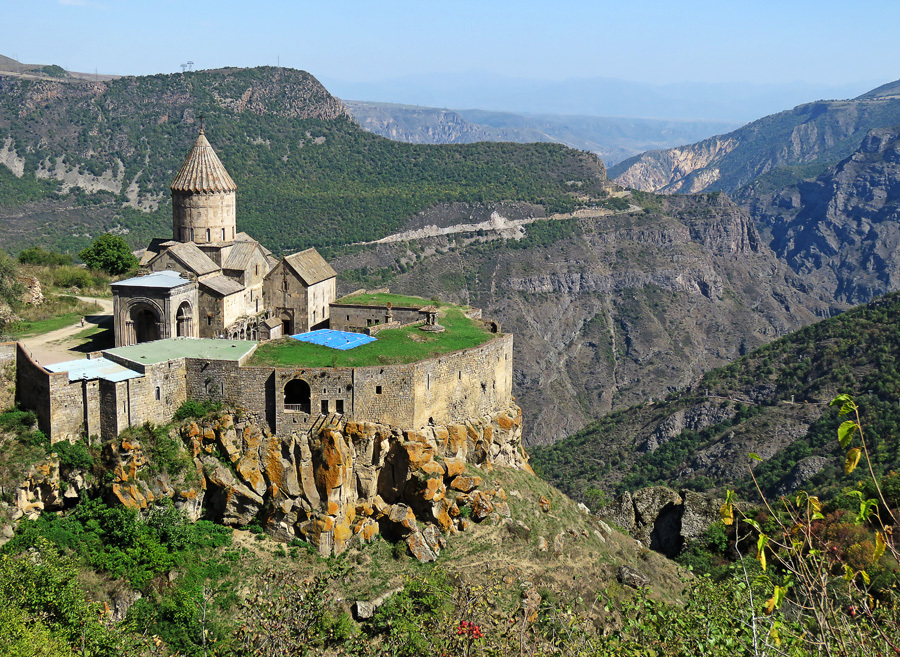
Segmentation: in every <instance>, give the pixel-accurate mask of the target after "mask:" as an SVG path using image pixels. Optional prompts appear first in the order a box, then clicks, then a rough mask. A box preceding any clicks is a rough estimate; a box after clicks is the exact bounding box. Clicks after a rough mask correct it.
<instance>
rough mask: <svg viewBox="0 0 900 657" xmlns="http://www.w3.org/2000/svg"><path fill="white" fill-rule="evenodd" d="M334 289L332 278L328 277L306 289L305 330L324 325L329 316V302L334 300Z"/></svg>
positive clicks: (334, 281) (334, 284) (334, 283)
mask: <svg viewBox="0 0 900 657" xmlns="http://www.w3.org/2000/svg"><path fill="white" fill-rule="evenodd" d="M336 289H337V288H336V280H335V279H334V278H328V279H325V280H324V281H319V282H318V283H315V284H314V285H310V286H309V289H308V290H307V291H306V303H307V306H306V326H307V329H306V330H312V329H316V328H322V327H323V326H326V324H325V322H327V321H328V318H329V317H330V316H331V312H330V308H329V304H330V303H331V301H333V300H334V297H335V293H336ZM327 326H330V324H329V325H327Z"/></svg>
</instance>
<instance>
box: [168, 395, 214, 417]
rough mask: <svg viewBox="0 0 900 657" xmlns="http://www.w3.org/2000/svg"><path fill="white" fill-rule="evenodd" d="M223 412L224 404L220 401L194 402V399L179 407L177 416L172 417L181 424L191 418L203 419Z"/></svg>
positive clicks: (176, 412)
mask: <svg viewBox="0 0 900 657" xmlns="http://www.w3.org/2000/svg"><path fill="white" fill-rule="evenodd" d="M221 410H222V402H220V401H213V400H206V401H194V400H193V399H188V400H187V401H185V402H184V403H183V404H182V405H181V406H179V407H178V410H177V411H175V415H173V416H172V419H173V420H175V421H176V422H181V421H182V420H187V419H190V418H203V417H206V416H207V415H209V414H210V413H217V412H219V411H221Z"/></svg>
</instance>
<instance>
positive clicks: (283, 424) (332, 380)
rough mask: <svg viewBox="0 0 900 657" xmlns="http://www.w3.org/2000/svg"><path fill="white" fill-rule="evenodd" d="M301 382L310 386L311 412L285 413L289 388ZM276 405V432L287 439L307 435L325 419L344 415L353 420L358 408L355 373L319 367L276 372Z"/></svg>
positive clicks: (274, 375)
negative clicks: (291, 383) (325, 417)
mask: <svg viewBox="0 0 900 657" xmlns="http://www.w3.org/2000/svg"><path fill="white" fill-rule="evenodd" d="M293 380H301V381H304V382H306V383H307V384H308V385H309V390H310V396H309V397H310V398H309V405H310V412H309V413H304V412H302V411H297V410H287V409H285V387H286V386H287V385H288V383H289V382H290V381H293ZM272 381H273V391H274V402H275V413H276V423H275V427H274V429H275V431H276V433H278V434H284V435H287V434H289V433H290V432H292V431H306V430H308V429H309V428H310V427H311V426H312V425H313V424H315V422H316V420H318V419H319V418H320V417H321V416H322V415H327V414H330V413H340V414H342V415H345V416H352V414H353V408H354V394H355V384H354V370H353V368H350V367H318V368H297V369H280V368H279V369H276V370H274V372H273V378H272ZM341 408H342V409H343V410H340V409H341Z"/></svg>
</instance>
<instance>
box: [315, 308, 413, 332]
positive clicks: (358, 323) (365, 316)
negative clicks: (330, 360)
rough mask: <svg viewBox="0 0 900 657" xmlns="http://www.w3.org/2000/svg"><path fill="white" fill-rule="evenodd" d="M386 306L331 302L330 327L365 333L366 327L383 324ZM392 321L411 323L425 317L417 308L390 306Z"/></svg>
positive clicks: (386, 312)
mask: <svg viewBox="0 0 900 657" xmlns="http://www.w3.org/2000/svg"><path fill="white" fill-rule="evenodd" d="M387 314H388V308H387V306H365V305H361V304H349V303H332V304H331V323H330V325H329V326H330V328H333V329H335V330H338V331H353V332H355V333H365V330H366V327H369V326H376V325H380V324H385V323H386V322H387V321H388V320H387ZM391 316H392V317H393V321H395V322H399V323H400V324H412V323H413V322H418V321H419V320H423V319H425V316H424V315H422V314H421V313H420V312H419V309H418V308H410V307H405V306H404V307H397V308H391Z"/></svg>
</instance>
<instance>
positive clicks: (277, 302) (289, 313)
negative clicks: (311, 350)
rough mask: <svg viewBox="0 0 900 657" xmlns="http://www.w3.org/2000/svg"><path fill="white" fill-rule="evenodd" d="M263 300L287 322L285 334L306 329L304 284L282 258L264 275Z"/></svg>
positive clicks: (276, 315)
mask: <svg viewBox="0 0 900 657" xmlns="http://www.w3.org/2000/svg"><path fill="white" fill-rule="evenodd" d="M263 302H264V304H265V306H266V308H269V309H271V310H272V312H273V313H274V316H275V317H277V318H278V319H280V320H283V321H287V322H289V324H290V326H289V328H288V330H286V331H285V335H288V334H289V333H290V334H296V333H302V332H303V331H306V330H308V328H309V324H308V322H307V321H306V317H307V308H308V305H307V296H306V286H305V285H304V284H303V281H301V280H300V279H299V278H298V277H297V275H296V274H295V273H294V270H293V269H291V268H290V267H289V266H288V265H286V264H285V262H284V260H282V261H281V262H279V263H278V264H277V265H275V266H274V267H272V270H271V271H270V272H269V274H268V275H267V276H266V280H265V282H264V283H263Z"/></svg>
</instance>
